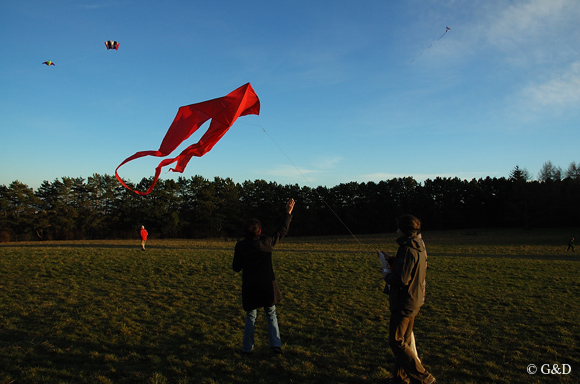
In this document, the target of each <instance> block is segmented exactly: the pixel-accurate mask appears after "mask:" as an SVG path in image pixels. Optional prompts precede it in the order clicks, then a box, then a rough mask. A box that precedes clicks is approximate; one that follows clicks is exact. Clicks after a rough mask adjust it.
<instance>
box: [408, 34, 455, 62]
mask: <svg viewBox="0 0 580 384" xmlns="http://www.w3.org/2000/svg"><path fill="white" fill-rule="evenodd" d="M450 30H451V28H449V27H445V32H443V34H442V35H441V36H439V38H438V39H437V40H435V41H433V42H432V43H431V44H429V46H428V47H427V48H425V49H424V50H423V51H421V53H419V54H418V55H417V56H415V58H414V59H413V60H411V63H412V62H413V61H415V60H416V59H417V57H419V56H421V55H422V54H423V53H424V52H425V51H426V50H428V49H429V48H431V47H432V46H433V45H434V44H435V43H437V42H438V41H439V40H441V39H442V38H443V36H445V35H446V34H447V32H449V31H450Z"/></svg>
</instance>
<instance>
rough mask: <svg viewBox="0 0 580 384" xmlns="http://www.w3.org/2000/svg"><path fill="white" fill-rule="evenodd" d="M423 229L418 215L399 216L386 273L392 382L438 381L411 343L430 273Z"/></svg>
mask: <svg viewBox="0 0 580 384" xmlns="http://www.w3.org/2000/svg"><path fill="white" fill-rule="evenodd" d="M420 232H421V221H420V220H419V219H418V218H416V217H415V216H413V215H403V216H400V217H398V218H397V243H398V244H399V249H398V250H397V255H396V256H395V262H394V263H393V268H392V271H391V269H387V270H386V271H384V273H383V277H384V279H385V281H386V282H387V284H389V285H390V291H389V302H390V309H391V318H390V322H389V345H390V347H391V350H392V351H393V354H394V355H395V369H394V375H393V377H392V378H391V379H390V380H389V382H390V383H411V382H413V383H421V384H433V383H435V378H434V377H433V375H431V374H430V373H429V372H427V370H426V369H425V368H424V367H423V365H422V364H421V361H420V360H419V358H418V356H417V354H416V352H415V351H413V347H412V345H411V344H412V335H413V326H414V324H415V317H416V316H417V314H418V313H419V311H420V309H421V307H422V306H423V303H424V302H425V287H426V277H427V252H426V250H425V243H424V242H423V240H422V238H421V237H420Z"/></svg>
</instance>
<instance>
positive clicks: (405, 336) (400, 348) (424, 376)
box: [389, 313, 434, 384]
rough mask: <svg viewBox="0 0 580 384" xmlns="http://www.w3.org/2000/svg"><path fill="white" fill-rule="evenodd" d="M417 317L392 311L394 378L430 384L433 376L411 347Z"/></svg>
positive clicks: (390, 335)
mask: <svg viewBox="0 0 580 384" xmlns="http://www.w3.org/2000/svg"><path fill="white" fill-rule="evenodd" d="M414 324H415V317H414V316H413V317H407V316H402V315H400V314H397V313H391V322H390V324H389V345H390V346H391V350H392V351H393V353H394V354H395V371H394V379H395V381H396V382H401V383H410V382H411V381H413V382H419V383H423V384H429V383H431V382H433V381H434V378H433V376H431V375H430V374H429V372H427V370H425V368H424V367H423V365H422V364H421V362H420V361H419V359H418V358H417V356H416V355H415V354H414V353H413V352H412V350H411V347H410V344H409V343H410V341H411V333H413V325H414Z"/></svg>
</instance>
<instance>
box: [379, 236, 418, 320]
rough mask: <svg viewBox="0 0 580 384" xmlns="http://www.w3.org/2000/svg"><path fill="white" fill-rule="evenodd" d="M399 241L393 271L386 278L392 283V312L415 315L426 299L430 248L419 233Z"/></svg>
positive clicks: (390, 294) (388, 282)
mask: <svg viewBox="0 0 580 384" xmlns="http://www.w3.org/2000/svg"><path fill="white" fill-rule="evenodd" d="M397 243H399V249H398V251H397V256H396V257H395V263H394V266H393V273H391V274H389V275H387V277H386V278H385V281H386V282H387V284H390V285H391V291H390V293H389V302H390V307H391V312H392V313H399V314H401V315H403V316H416V315H417V314H418V313H419V310H420V309H421V306H422V305H423V303H424V302H425V286H426V277H427V252H426V251H425V246H424V243H423V240H422V239H421V238H420V237H418V236H404V237H400V238H398V239H397Z"/></svg>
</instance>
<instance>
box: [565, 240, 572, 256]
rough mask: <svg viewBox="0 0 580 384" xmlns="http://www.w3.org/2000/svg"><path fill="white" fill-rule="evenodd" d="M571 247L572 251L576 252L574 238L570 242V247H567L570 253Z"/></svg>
mask: <svg viewBox="0 0 580 384" xmlns="http://www.w3.org/2000/svg"><path fill="white" fill-rule="evenodd" d="M570 249H572V252H574V238H571V239H570V241H569V242H568V249H566V253H568V251H569V250H570Z"/></svg>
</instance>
